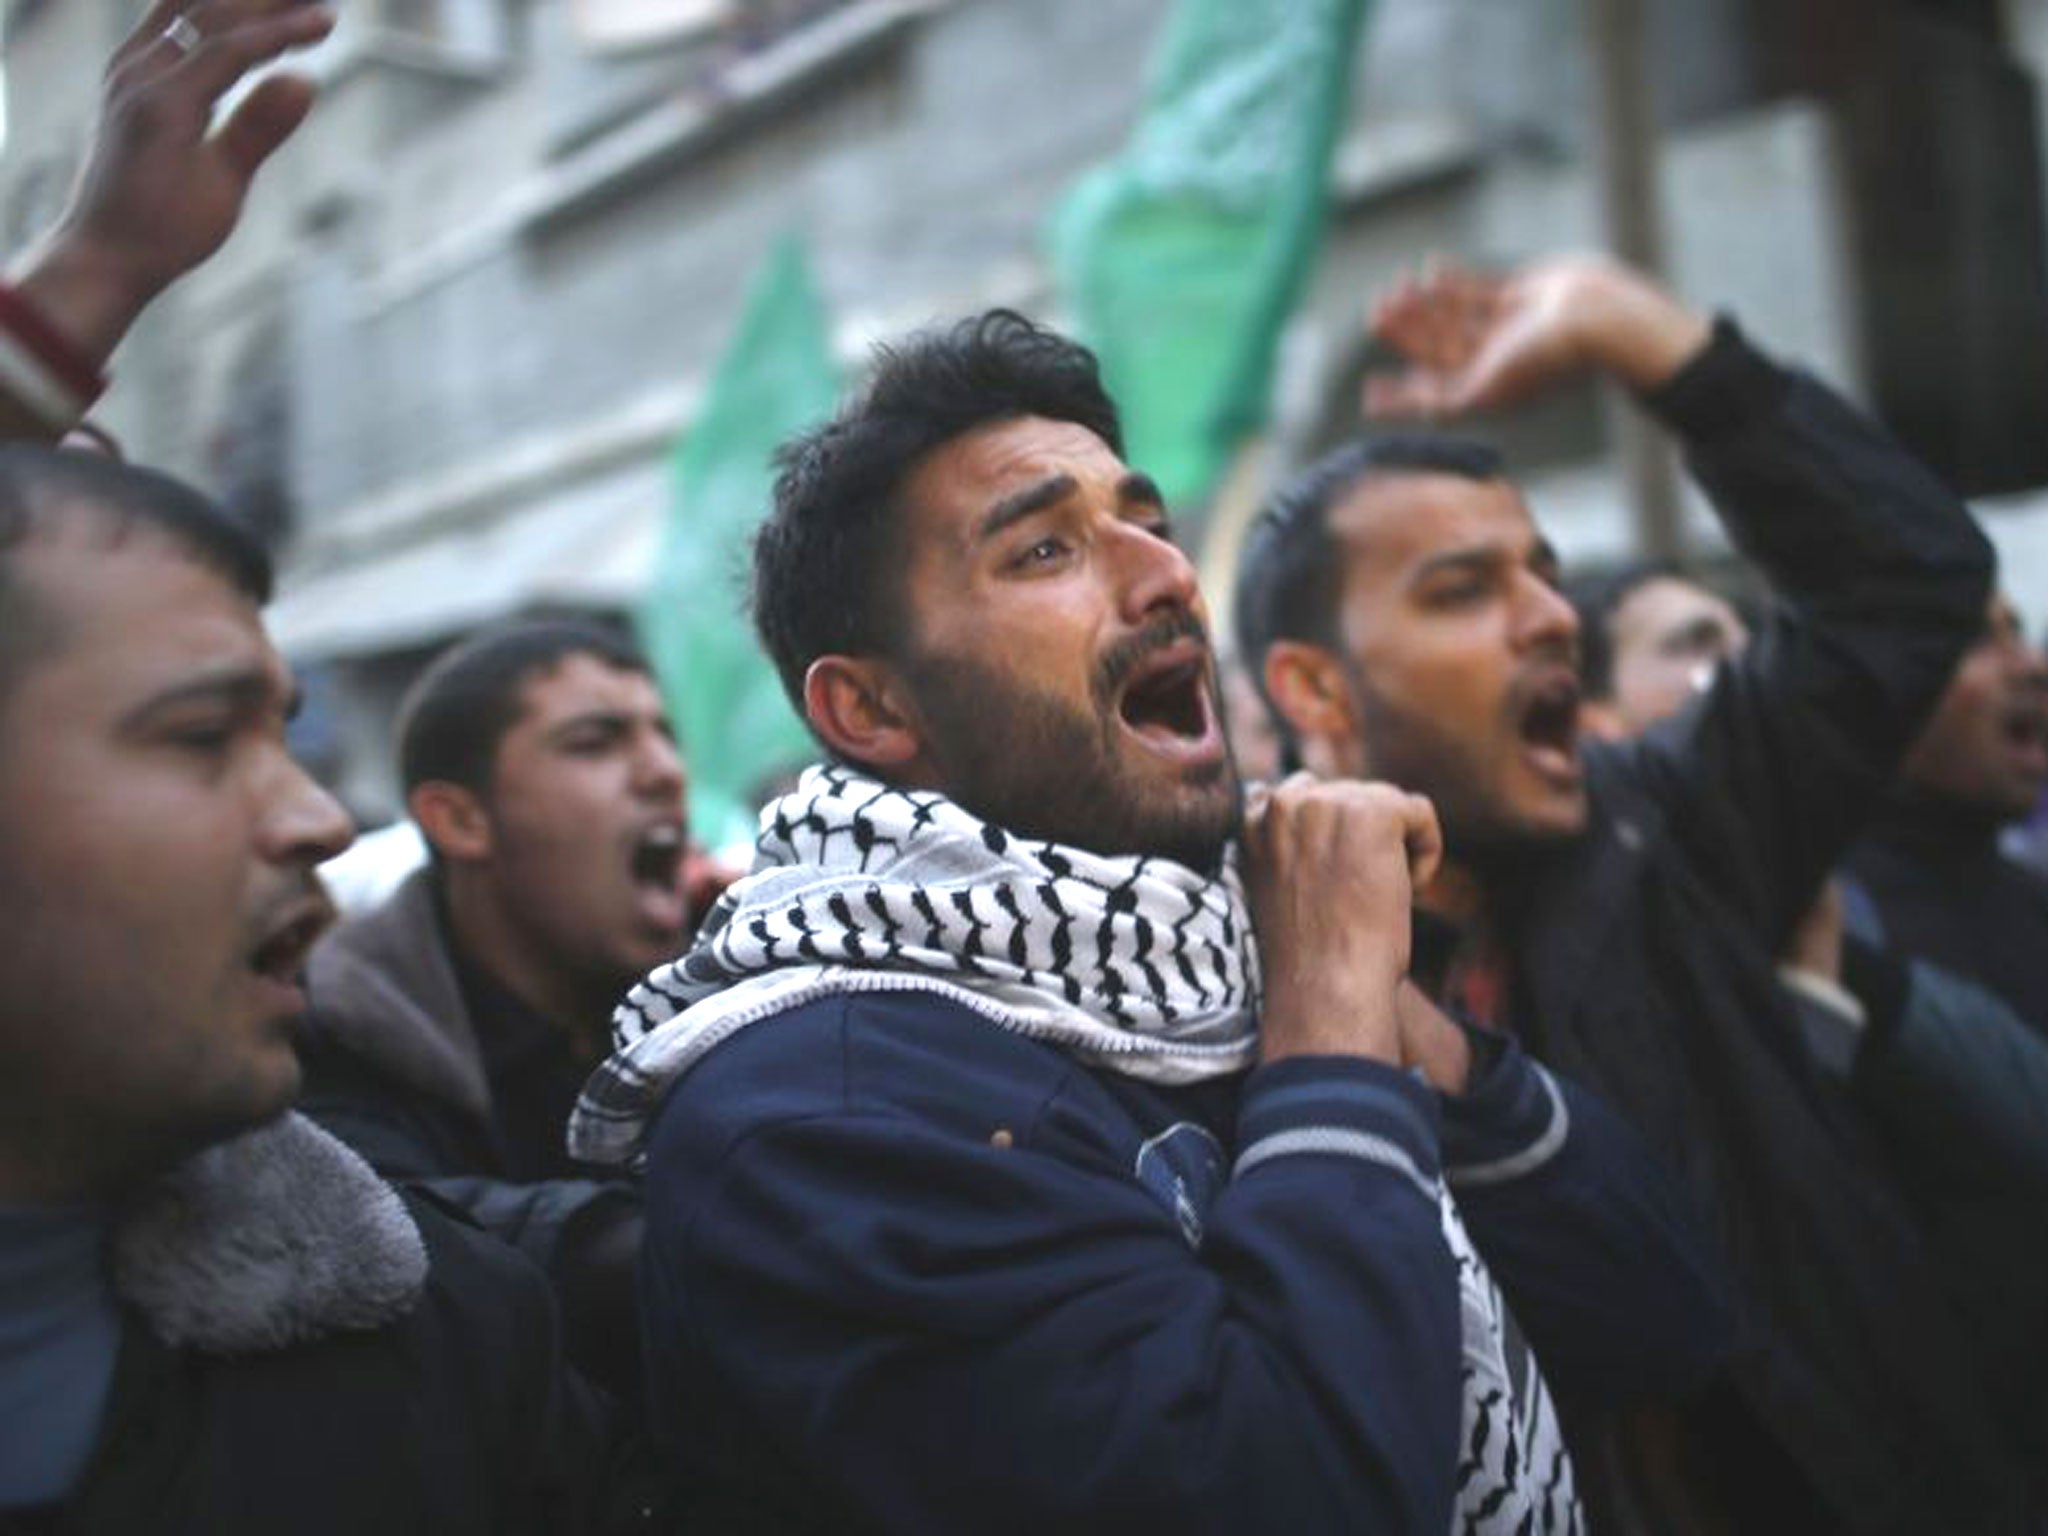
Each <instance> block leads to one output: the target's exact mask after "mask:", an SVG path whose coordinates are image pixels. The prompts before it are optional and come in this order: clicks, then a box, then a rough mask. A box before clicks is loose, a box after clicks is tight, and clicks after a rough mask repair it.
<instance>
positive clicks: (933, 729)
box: [900, 416, 1239, 869]
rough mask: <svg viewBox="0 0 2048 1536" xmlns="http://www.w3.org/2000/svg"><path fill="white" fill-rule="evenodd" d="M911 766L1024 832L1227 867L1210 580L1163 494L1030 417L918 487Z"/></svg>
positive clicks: (913, 492)
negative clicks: (1173, 530) (1186, 546)
mask: <svg viewBox="0 0 2048 1536" xmlns="http://www.w3.org/2000/svg"><path fill="white" fill-rule="evenodd" d="M902 503H903V505H904V507H905V509H906V511H905V514H904V515H905V518H906V526H905V529H904V535H905V547H906V548H907V549H908V550H909V552H910V553H909V558H908V562H907V569H906V573H905V578H904V587H903V599H902V600H903V602H904V603H905V614H906V620H907V623H906V628H907V630H908V633H909V636H910V638H909V640H908V641H907V642H906V649H907V651H908V654H907V655H906V656H904V657H903V658H901V666H900V671H901V674H902V676H903V678H904V680H905V683H906V686H907V690H908V694H909V697H910V700H911V703H912V709H913V712H914V714H915V717H916V734H917V738H918V744H919V751H918V757H917V759H916V761H915V762H914V763H913V764H912V765H911V767H910V768H909V769H908V770H907V771H906V772H905V773H904V775H903V776H904V777H907V778H911V779H913V780H914V781H916V782H919V783H921V784H923V785H926V786H928V787H934V788H939V789H942V790H944V791H945V792H946V793H948V794H949V795H950V796H952V798H954V799H955V800H957V801H959V802H960V803H961V804H962V805H964V806H965V807H967V808H968V809H969V810H971V811H973V812H975V813H976V814H977V815H980V816H982V817H984V818H985V819H987V820H990V821H993V822H996V823H997V824H999V825H1001V826H1004V827H1007V828H1009V829H1011V830H1013V831H1016V832H1019V833H1022V834H1024V835H1026V836H1031V837H1041V838H1047V839H1052V840H1055V841H1058V842H1063V843H1069V844H1072V845H1074V846H1077V847H1081V848H1086V849H1089V850H1092V851H1094V852H1098V853H1106V854H1125V853H1143V854H1159V855H1164V856H1166V857H1169V858H1172V859H1174V860H1176V861H1178V862H1180V863H1182V864H1186V865H1188V866H1189V867H1191V868H1196V869H1207V868H1210V867H1212V866H1213V865H1214V864H1215V862H1216V860H1217V859H1218V857H1219V856H1220V854H1221V851H1222V848H1223V845H1224V843H1225V842H1226V841H1227V839H1228V838H1229V837H1230V836H1231V834H1232V833H1233V832H1234V831H1235V829H1236V826H1237V822H1238V816H1239V789H1238V778H1237V771H1236V769H1235V767H1234V765H1233V764H1232V761H1231V758H1230V754H1229V749H1228V747H1227V745H1226V744H1225V741H1224V736H1223V728H1222V723H1221V712H1220V710H1219V708H1218V706H1217V700H1216V666H1215V657H1214V655H1213V653H1212V652H1211V650H1210V645H1209V638H1208V619H1207V614H1206V612H1205V610H1204V608H1203V606H1202V599H1201V595H1200V593H1199V591H1198V590H1197V587H1196V581H1195V573H1194V569H1193V567H1192V566H1190V565H1189V563H1188V561H1187V558H1186V556H1184V555H1183V554H1182V553H1181V551H1180V550H1179V549H1178V548H1177V547H1175V545H1174V543H1173V540H1172V538H1171V536H1170V533H1169V531H1168V527H1167V521H1166V510H1165V507H1164V505H1163V504H1162V502H1161V500H1160V496H1159V492H1158V489H1157V488H1156V487H1155V486H1154V485H1153V484H1152V482H1151V481H1150V480H1149V479H1147V478H1146V477H1144V476H1143V475H1139V474H1135V473H1133V471H1132V470H1131V469H1130V468H1129V467H1128V466H1127V465H1125V464H1124V463H1123V462H1122V460H1120V459H1119V458H1118V457H1117V456H1116V454H1115V453H1113V452H1112V451H1111V450H1110V449H1109V447H1108V445H1107V444H1105V443H1104V442H1103V441H1102V440H1101V439H1100V438H1099V437H1097V436H1096V435H1095V434H1094V433H1093V432H1091V431H1089V430H1088V429H1087V428H1085V427H1081V426H1078V425H1075V424H1073V423H1070V422H1061V421H1051V420H1047V419H1045V418H1042V417H1029V416H1027V417H1022V418H1017V419H1013V420H1007V421H999V422H994V423H991V424H988V425H985V426H982V427H979V428H976V429H975V430H973V431H970V432H967V433H964V434H962V435H961V436H959V437H957V438H955V439H953V440H952V441H950V442H948V443H946V444H944V445H943V446H941V447H939V448H938V449H936V450H934V451H933V452H931V453H930V454H927V455H926V456H925V458H924V459H923V460H921V461H920V463H919V464H918V465H917V467H916V468H915V469H914V470H913V471H912V473H911V474H910V476H909V477H908V478H907V480H906V482H905V484H904V487H903V491H902Z"/></svg>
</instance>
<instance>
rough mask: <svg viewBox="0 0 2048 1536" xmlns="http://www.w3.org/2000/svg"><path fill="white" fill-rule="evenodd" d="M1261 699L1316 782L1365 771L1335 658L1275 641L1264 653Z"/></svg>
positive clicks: (1301, 643) (1354, 713)
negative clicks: (1280, 722) (1281, 723)
mask: <svg viewBox="0 0 2048 1536" xmlns="http://www.w3.org/2000/svg"><path fill="white" fill-rule="evenodd" d="M1265 675H1266V696H1267V697H1268V698H1270V699H1271V700H1272V701H1273V707H1274V708H1275V709H1277V710H1278V711H1279V712H1280V717H1281V718H1282V719H1283V720H1285V721H1286V722H1287V728H1288V729H1289V730H1290V731H1291V732H1292V733H1293V735H1294V739H1295V742H1296V744H1297V745H1298V746H1299V747H1300V749H1301V764H1302V766H1303V767H1304V768H1306V769H1308V771H1309V772H1310V773H1313V774H1314V775H1316V777H1317V778H1323V779H1338V778H1357V777H1359V776H1361V775H1363V774H1364V773H1365V771H1366V763H1365V748H1364V744H1363V742H1362V741H1361V739H1360V735H1359V720H1358V704H1357V700H1355V699H1354V698H1353V697H1352V695H1351V679H1350V678H1349V677H1348V676H1347V675H1346V674H1345V671H1344V667H1343V664H1342V663H1341V662H1339V661H1338V659H1337V657H1336V656H1335V655H1334V654H1333V653H1332V652H1330V651H1329V650H1327V649H1325V648H1324V647H1322V646H1320V645H1312V644H1310V643H1309V642H1308V641H1306V640H1276V641H1274V642H1273V644H1272V645H1271V646H1270V647H1268V648H1267V651H1266V674H1265Z"/></svg>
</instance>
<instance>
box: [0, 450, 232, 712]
mask: <svg viewBox="0 0 2048 1536" xmlns="http://www.w3.org/2000/svg"><path fill="white" fill-rule="evenodd" d="M74 509H78V510H86V511H89V513H90V515H92V516H96V517H98V518H100V519H101V520H102V521H103V522H104V523H105V524H106V526H107V527H108V529H109V530H110V537H111V538H112V539H113V540H114V541H115V542H118V541H119V540H121V539H122V538H124V537H125V536H126V535H127V533H128V531H129V530H130V529H133V528H138V527H146V528H150V529H153V530H155V531H156V532H157V533H159V534H162V535H164V536H165V537H167V538H168V539H170V540H171V542H172V543H173V544H175V545H176V546H177V547H178V549H179V550H180V551H181V552H182V553H184V554H186V555H188V556H190V557H191V558H192V559H193V560H194V561H196V562H198V563H199V564H200V565H202V566H204V567H205V568H206V569H208V570H210V571H212V572H214V573H215V574H216V575H218V576H220V577H221V578H222V579H223V580H225V581H226V582H227V583H228V585H229V586H231V587H232V588H233V589H234V590H235V591H237V592H239V593H241V594H242V595H243V596H244V597H246V598H248V599H249V601H250V602H252V603H254V604H256V605H258V606H259V607H260V606H261V605H262V604H264V603H266V602H268V601H269V600H270V589H271V580H272V577H271V568H270V556H269V555H268V554H267V553H266V552H265V550H264V548H263V545H262V544H261V543H260V542H259V541H258V540H257V539H256V537H255V536H254V535H253V534H252V533H251V532H250V531H249V530H248V529H247V528H245V527H243V526H242V525H241V524H240V523H238V522H236V521H235V520H234V519H233V518H231V517H230V516H228V514H227V513H226V512H224V511H222V510H221V509H220V507H218V506H216V505H215V504H214V503H213V502H212V501H210V500H208V499H207V498H206V497H205V496H203V495H201V494H200V493H199V492H198V491H196V490H194V489H193V488H192V487H191V486H189V485H186V484H185V483H184V482H183V481H181V480H174V479H172V478H171V477H170V476H169V475H166V474H163V473H161V472H159V471H157V470H153V469H144V468H142V467H140V466H138V465H134V464H128V463H124V462H123V461H121V460H119V459H115V458H111V457H109V456H107V455H106V454H103V453H97V452H90V451H86V450H83V449H77V448H54V447H49V446H47V445H45V444H41V443H23V442H17V443H6V444H0V691H4V690H5V689H6V688H7V687H9V686H11V685H12V683H13V682H14V680H15V679H16V678H18V677H19V676H20V675H21V673H22V672H23V671H24V670H25V669H26V668H27V667H28V666H29V665H30V663H31V662H32V661H33V660H34V659H35V658H36V657H37V656H39V655H42V654H44V653H45V652H46V651H47V650H48V649H49V648H50V647H51V646H52V645H54V644H55V643H56V641H57V631H56V628H55V625H54V621H53V619H52V617H51V615H50V614H49V613H48V612H47V611H46V610H45V608H44V607H43V605H42V604H40V603H38V602H37V600H36V597H35V594H34V592H33V591H32V590H30V589H29V588H27V587H25V586H24V585H23V584H22V582H21V581H20V580H19V579H18V578H17V577H16V576H15V574H14V572H13V569H12V557H13V555H14V552H15V551H16V550H18V549H19V548H20V547H21V546H22V545H23V544H25V543H26V542H27V541H28V540H29V539H31V538H33V537H34V536H35V534H36V531H37V530H38V529H39V528H41V527H44V526H46V525H48V524H49V523H51V522H52V521H54V520H56V519H58V518H61V517H64V516H67V515H71V514H72V513H73V512H74Z"/></svg>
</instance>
